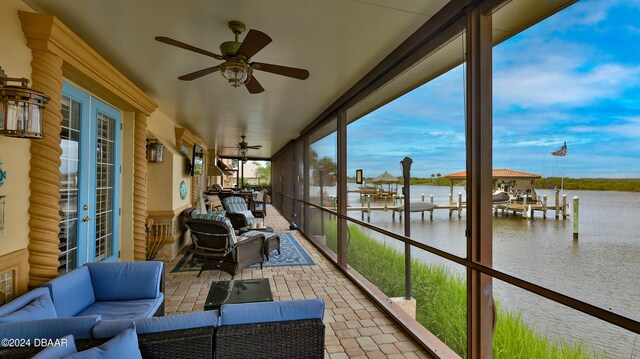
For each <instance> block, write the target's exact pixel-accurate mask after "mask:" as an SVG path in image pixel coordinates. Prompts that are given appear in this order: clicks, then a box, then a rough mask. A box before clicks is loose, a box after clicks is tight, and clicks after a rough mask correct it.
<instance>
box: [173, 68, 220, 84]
mask: <svg viewBox="0 0 640 359" xmlns="http://www.w3.org/2000/svg"><path fill="white" fill-rule="evenodd" d="M218 70H219V69H218V66H214V67H207V68H206V69H202V70H198V71H194V72H191V73H188V74H186V75H182V76H180V77H178V78H179V79H180V80H182V81H191V80H195V79H197V78H198V77H202V76H204V75H208V74H210V73H212V72H216V71H218Z"/></svg>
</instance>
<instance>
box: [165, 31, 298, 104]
mask: <svg viewBox="0 0 640 359" xmlns="http://www.w3.org/2000/svg"><path fill="white" fill-rule="evenodd" d="M229 28H230V29H231V31H233V33H234V34H235V41H225V42H223V43H222V44H220V52H221V53H222V55H218V54H214V53H213V52H209V51H207V50H203V49H201V48H198V47H195V46H192V45H189V44H186V43H184V42H180V41H178V40H174V39H171V38H168V37H165V36H157V37H156V38H155V39H156V40H157V41H160V42H163V43H165V44H169V45H173V46H177V47H179V48H182V49H185V50H189V51H193V52H197V53H199V54H202V55H206V56H209V57H213V58H214V59H217V60H224V62H223V63H221V64H219V65H216V66H213V67H208V68H206V69H202V70H198V71H194V72H191V73H188V74H186V75H182V76H180V77H178V78H179V79H180V80H184V81H191V80H195V79H197V78H199V77H202V76H204V75H208V74H210V73H214V72H217V71H220V72H221V73H222V76H224V78H226V79H227V80H228V81H229V84H230V85H231V86H233V87H240V86H243V85H244V86H246V87H247V90H248V91H249V93H252V94H256V93H260V92H263V91H264V88H263V87H262V85H260V83H259V82H258V80H256V78H255V77H254V76H253V70H258V71H265V72H270V73H273V74H276V75H282V76H287V77H292V78H294V79H299V80H306V79H307V78H309V71H307V70H304V69H298V68H295V67H287V66H281V65H273V64H267V63H263V62H250V60H251V57H253V55H255V54H256V53H258V51H260V50H262V49H263V48H264V47H265V46H267V45H268V44H269V43H270V42H271V41H272V40H271V38H270V37H269V36H268V35H267V34H265V33H263V32H261V31H258V30H253V29H251V30H249V32H248V33H247V36H245V38H244V41H242V42H239V41H238V36H239V35H240V34H241V33H243V32H244V31H245V29H246V28H245V25H244V24H243V23H242V22H240V21H230V22H229Z"/></svg>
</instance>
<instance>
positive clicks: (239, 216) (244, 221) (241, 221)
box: [222, 196, 256, 229]
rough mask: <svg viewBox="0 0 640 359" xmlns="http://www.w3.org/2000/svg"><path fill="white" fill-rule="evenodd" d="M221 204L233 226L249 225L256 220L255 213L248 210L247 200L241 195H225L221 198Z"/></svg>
mask: <svg viewBox="0 0 640 359" xmlns="http://www.w3.org/2000/svg"><path fill="white" fill-rule="evenodd" d="M222 205H223V206H224V209H225V210H226V211H227V217H229V219H230V220H231V223H232V224H233V227H234V228H236V229H238V228H241V227H249V226H251V224H252V223H253V222H255V221H256V218H255V213H253V212H251V211H250V210H249V207H248V206H247V202H245V201H244V198H242V197H238V196H232V197H225V198H223V199H222Z"/></svg>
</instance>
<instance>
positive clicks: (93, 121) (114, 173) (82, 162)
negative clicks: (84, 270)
mask: <svg viewBox="0 0 640 359" xmlns="http://www.w3.org/2000/svg"><path fill="white" fill-rule="evenodd" d="M63 95H64V96H63V99H62V117H63V121H62V130H61V138H62V143H61V147H62V149H63V153H62V156H61V165H60V172H61V182H62V188H61V190H60V196H61V199H60V209H61V217H62V219H61V222H60V236H59V237H60V251H61V252H62V253H61V255H60V268H59V272H60V273H65V272H68V271H70V270H72V269H74V268H76V267H78V266H81V265H82V264H84V263H87V262H101V261H111V260H113V261H115V260H117V258H118V236H117V233H118V220H117V219H118V218H117V216H119V201H118V198H119V186H118V184H119V179H118V175H119V171H120V166H119V151H118V148H119V145H118V144H119V141H120V137H119V136H120V131H119V128H120V113H119V112H118V111H117V110H115V109H114V108H112V107H111V106H109V105H107V104H105V103H104V102H102V101H100V100H98V99H96V98H94V97H92V96H90V95H89V94H87V93H86V92H84V91H82V90H80V89H78V88H76V87H74V86H72V85H70V84H67V83H65V84H64V88H63Z"/></svg>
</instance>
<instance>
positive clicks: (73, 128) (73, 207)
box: [58, 96, 81, 274]
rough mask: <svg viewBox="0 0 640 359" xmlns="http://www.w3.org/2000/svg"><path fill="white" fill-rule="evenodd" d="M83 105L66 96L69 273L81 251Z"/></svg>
mask: <svg viewBox="0 0 640 359" xmlns="http://www.w3.org/2000/svg"><path fill="white" fill-rule="evenodd" d="M80 110H81V103H80V102H78V101H75V100H73V99H71V98H70V97H68V96H63V97H62V130H61V133H60V138H61V140H62V141H61V144H60V146H61V147H62V155H61V156H60V176H61V178H60V180H61V183H62V187H61V188H60V217H61V221H60V234H59V235H58V237H59V239H60V245H59V248H60V252H61V254H60V267H59V268H58V272H60V273H61V274H62V273H66V272H68V271H70V270H71V269H73V268H75V267H76V259H77V251H78V192H79V183H78V179H79V163H80V151H79V148H80V117H81V114H80Z"/></svg>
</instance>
